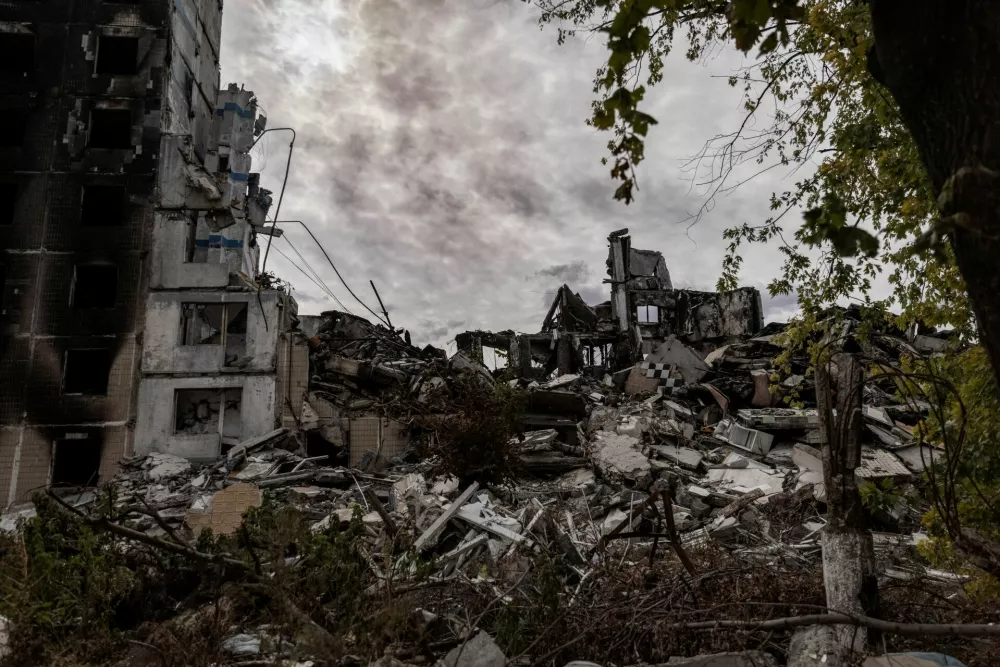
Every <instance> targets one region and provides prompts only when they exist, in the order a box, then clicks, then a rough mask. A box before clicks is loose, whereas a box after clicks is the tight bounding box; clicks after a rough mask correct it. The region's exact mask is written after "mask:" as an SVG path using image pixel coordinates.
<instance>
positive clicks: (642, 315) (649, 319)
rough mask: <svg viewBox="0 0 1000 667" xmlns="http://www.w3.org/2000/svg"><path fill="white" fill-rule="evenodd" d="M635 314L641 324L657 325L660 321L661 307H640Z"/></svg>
mask: <svg viewBox="0 0 1000 667" xmlns="http://www.w3.org/2000/svg"><path fill="white" fill-rule="evenodd" d="M635 312H636V317H637V318H638V320H639V324H657V323H659V321H660V308H659V306H639V307H637V308H636V309H635Z"/></svg>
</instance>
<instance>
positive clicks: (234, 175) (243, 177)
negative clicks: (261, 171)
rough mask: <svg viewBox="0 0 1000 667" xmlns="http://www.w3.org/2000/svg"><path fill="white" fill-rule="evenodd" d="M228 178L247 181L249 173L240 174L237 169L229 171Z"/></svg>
mask: <svg viewBox="0 0 1000 667" xmlns="http://www.w3.org/2000/svg"><path fill="white" fill-rule="evenodd" d="M229 178H231V179H233V180H234V181H249V180H250V174H241V173H240V172H238V171H231V172H229Z"/></svg>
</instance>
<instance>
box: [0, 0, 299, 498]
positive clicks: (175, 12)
mask: <svg viewBox="0 0 1000 667" xmlns="http://www.w3.org/2000/svg"><path fill="white" fill-rule="evenodd" d="M221 21H222V3H221V2H220V1H219V0H176V1H168V0H146V1H144V2H141V3H136V2H128V3H123V2H101V1H95V2H85V3H80V2H71V1H70V0H49V1H47V2H44V3H39V2H28V1H18V0H15V1H13V2H5V3H2V4H0V53H2V54H3V58H0V85H2V89H0V122H2V126H3V127H4V132H3V133H2V136H0V376H2V378H3V381H2V382H0V498H2V499H3V500H4V502H5V503H10V502H13V501H15V500H18V499H22V498H25V497H27V496H28V495H30V494H31V493H32V491H33V490H36V489H38V488H41V487H44V486H46V485H49V484H70V485H86V484H94V483H96V482H99V481H100V480H101V479H105V478H107V477H108V476H110V475H111V474H112V473H113V472H114V470H115V469H116V466H117V462H118V461H119V460H120V459H121V458H122V457H124V456H129V455H131V454H133V453H144V452H146V451H150V450H162V451H176V452H179V453H184V454H191V455H201V454H204V455H205V456H214V455H215V454H217V453H218V450H219V448H220V447H221V446H222V445H223V444H224V443H226V442H232V438H240V437H247V436H249V435H253V434H254V433H255V432H258V431H260V430H269V429H271V428H273V427H274V423H275V421H276V419H277V418H278V417H280V416H281V415H280V412H281V410H282V407H281V405H282V402H281V400H280V399H279V398H278V396H279V395H281V391H283V390H284V387H287V386H288V385H289V384H291V383H290V382H289V381H288V380H287V379H284V380H283V379H279V373H278V371H277V368H278V367H279V364H280V363H284V364H285V365H286V367H287V366H289V365H290V364H291V363H292V358H293V357H294V353H292V352H291V351H290V348H292V347H293V345H292V343H290V342H289V340H290V339H289V337H288V336H287V335H286V333H285V329H287V328H288V327H289V326H290V325H291V324H292V323H293V322H294V316H295V310H296V307H295V304H294V301H292V300H291V298H290V297H289V296H287V295H285V294H284V293H282V292H278V291H274V290H264V291H262V292H260V293H259V298H258V292H257V285H256V282H255V280H256V277H257V276H256V265H257V249H256V248H255V243H256V242H255V236H256V233H257V227H258V226H259V225H262V224H263V221H264V215H265V213H266V210H267V206H268V205H269V197H268V193H267V192H266V191H264V190H261V189H260V188H259V187H258V185H257V182H258V181H257V179H258V176H257V175H256V174H251V173H250V157H249V154H248V150H249V147H250V145H251V144H252V142H253V140H254V136H255V131H256V132H260V131H261V130H262V128H263V123H261V122H257V117H256V109H255V103H254V99H253V95H252V93H250V92H248V91H243V90H241V89H239V88H238V87H235V86H230V87H229V88H228V89H225V90H221V91H220V90H219V45H220V38H221ZM282 345H284V347H282ZM300 357H301V355H300ZM302 372H303V373H304V372H305V371H304V370H303V371H302ZM195 392H201V393H200V394H198V395H197V400H195V399H196V396H195ZM248 407H252V409H247V408H248ZM259 411H262V412H259ZM258 422H259V423H258ZM265 422H266V423H265ZM192 423H193V424H195V426H193V427H192V426H190V425H191V424H192ZM213 428H216V429H217V433H215V434H214V435H210V434H209V433H208V431H211V430H212V429H213ZM193 429H194V430H197V433H193V432H192V430H193Z"/></svg>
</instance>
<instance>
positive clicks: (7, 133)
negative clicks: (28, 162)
mask: <svg viewBox="0 0 1000 667" xmlns="http://www.w3.org/2000/svg"><path fill="white" fill-rule="evenodd" d="M0 127H2V128H3V132H0V148H20V147H21V146H23V145H24V137H25V135H26V134H27V132H28V112H27V111H25V110H23V109H0Z"/></svg>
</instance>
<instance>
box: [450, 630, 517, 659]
mask: <svg viewBox="0 0 1000 667" xmlns="http://www.w3.org/2000/svg"><path fill="white" fill-rule="evenodd" d="M506 664H507V656H505V655H504V653H503V651H501V650H500V647H499V646H497V645H496V644H495V643H494V642H493V639H492V638H491V637H490V636H489V635H488V634H486V633H485V632H483V631H482V630H480V631H479V633H478V634H477V635H476V636H475V637H473V638H472V639H470V640H469V641H468V642H465V643H463V644H462V645H461V646H458V647H456V648H454V649H452V650H451V652H450V653H448V655H446V656H445V658H444V667H504V665H506Z"/></svg>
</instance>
